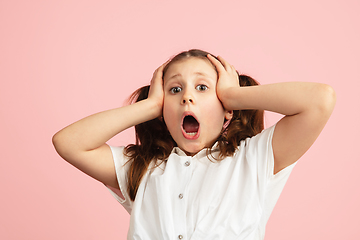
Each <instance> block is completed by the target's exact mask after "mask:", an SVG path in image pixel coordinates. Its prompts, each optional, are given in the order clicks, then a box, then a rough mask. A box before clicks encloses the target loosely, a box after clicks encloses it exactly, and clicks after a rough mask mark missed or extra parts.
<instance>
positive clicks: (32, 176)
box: [0, 0, 360, 240]
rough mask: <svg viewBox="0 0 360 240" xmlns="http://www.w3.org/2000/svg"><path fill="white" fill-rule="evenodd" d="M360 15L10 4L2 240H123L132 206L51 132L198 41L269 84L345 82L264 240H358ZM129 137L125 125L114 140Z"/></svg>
mask: <svg viewBox="0 0 360 240" xmlns="http://www.w3.org/2000/svg"><path fill="white" fill-rule="evenodd" d="M359 10H360V4H359V1H355V0H345V1H340V0H337V1H325V0H322V1H312V0H305V1H286V0H275V1H240V0H237V1H229V0H223V1H208V0H203V1H196V0H186V1H184V0H181V1H174V0H168V1H165V0H152V1H146V0H136V1H89V0H81V1H70V0H67V1H64V0H62V1H40V0H38V1H25V0H12V1H5V0H1V1H0V81H1V82H0V103H1V108H0V116H1V118H0V121H1V122H0V123H1V124H0V130H1V132H0V138H1V142H0V146H1V151H0V189H1V200H0V203H1V204H0V239H52V240H53V239H59V240H60V239H61V240H62V239H88V240H90V239H125V236H126V233H127V228H128V220H129V216H128V214H127V213H126V212H125V210H124V209H123V208H122V207H121V205H120V204H118V203H117V202H116V201H115V200H114V199H113V198H112V196H111V195H110V193H109V192H108V190H107V189H106V188H105V187H104V186H103V185H102V184H101V183H99V182H96V181H95V180H93V179H91V178H90V177H88V176H86V175H85V174H83V173H81V172H80V171H78V170H77V169H75V168H73V167H72V166H70V165H69V164H68V163H66V162H65V161H63V160H62V159H61V158H60V157H59V156H58V155H57V154H56V152H55V151H54V148H53V146H52V143H51V137H52V135H53V134H54V133H55V132H56V131H58V130H59V129H61V128H63V127H64V126H66V125H68V124H70V123H72V122H74V121H76V120H78V119H80V118H82V117H85V116H87V115H90V114H92V113H95V112H98V111H101V110H105V109H109V108H114V107H118V106H121V105H122V104H123V103H124V100H125V99H126V98H127V96H128V95H129V94H130V93H131V92H132V91H134V90H135V89H136V88H138V87H139V86H142V85H144V84H148V83H149V81H150V79H151V76H152V73H153V71H154V70H155V69H156V68H157V67H158V66H159V65H160V64H162V63H163V62H164V61H166V60H167V59H168V58H169V57H170V56H172V55H173V54H176V53H178V52H179V51H182V50H188V49H190V48H201V49H204V50H207V51H210V52H212V53H214V54H216V55H222V56H223V57H224V58H225V59H227V60H228V61H229V62H230V63H231V64H233V65H234V66H236V67H237V69H239V71H241V72H243V73H247V74H250V75H251V76H253V77H255V78H256V79H258V80H259V81H260V82H261V83H262V84H266V83H273V82H282V81H315V82H322V83H327V84H330V85H331V86H333V87H334V89H335V90H336V92H337V97H338V100H337V105H336V108H335V110H334V113H333V115H332V117H331V119H330V121H329V122H328V124H327V126H326V127H325V129H324V131H323V133H322V135H321V136H320V137H319V138H318V140H317V141H316V143H315V144H314V145H313V147H312V148H311V149H310V150H309V151H308V152H307V153H306V154H305V155H304V156H303V158H302V159H301V160H300V162H299V163H298V165H297V166H296V168H295V169H294V171H293V174H292V175H291V177H290V179H289V181H288V183H287V185H286V187H285V189H284V192H283V194H282V196H281V198H280V200H279V202H278V204H277V206H276V208H275V210H274V212H273V215H272V216H271V218H270V221H269V223H268V226H267V235H266V238H265V239H266V240H289V239H292V240H297V239H301V240H302V239H327V240H329V239H334V240H335V239H336V240H338V239H360V228H359V225H360V221H359V215H360V207H359V203H360V194H359V183H360V174H359V167H360V161H359V160H360V159H359V155H358V150H359V140H358V135H359V134H360V129H359V121H360V114H359V107H360V95H359V87H360V83H359V81H360V71H359V68H360V57H359V56H360V44H359V43H360V31H359V29H360V27H359V23H360V15H359ZM278 117H279V116H276V115H268V117H267V125H268V126H269V125H270V124H273V123H274V122H275V121H276V120H277V119H278ZM132 141H133V135H132V132H131V131H126V132H124V133H123V134H121V136H119V137H116V138H115V139H113V140H111V141H110V143H111V144H113V145H124V144H128V143H130V142H132Z"/></svg>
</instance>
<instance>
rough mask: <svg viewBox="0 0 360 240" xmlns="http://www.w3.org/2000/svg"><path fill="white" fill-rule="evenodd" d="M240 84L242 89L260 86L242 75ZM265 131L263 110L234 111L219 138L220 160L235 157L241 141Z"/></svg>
mask: <svg viewBox="0 0 360 240" xmlns="http://www.w3.org/2000/svg"><path fill="white" fill-rule="evenodd" d="M239 84H240V86H241V87H243V86H255V85H259V83H258V82H257V81H256V80H255V79H253V78H251V77H250V76H247V75H240V74H239ZM263 129H264V111H263V110H234V111H233V117H232V119H231V120H230V123H229V124H228V126H227V127H226V128H225V129H224V130H223V132H222V133H221V134H220V136H219V138H218V144H219V148H220V155H219V157H220V159H223V158H224V157H226V156H231V155H233V154H234V152H235V150H236V149H237V147H238V146H239V145H240V141H242V140H244V139H246V138H249V137H252V136H255V135H256V134H258V133H260V132H261V131H262V130H263Z"/></svg>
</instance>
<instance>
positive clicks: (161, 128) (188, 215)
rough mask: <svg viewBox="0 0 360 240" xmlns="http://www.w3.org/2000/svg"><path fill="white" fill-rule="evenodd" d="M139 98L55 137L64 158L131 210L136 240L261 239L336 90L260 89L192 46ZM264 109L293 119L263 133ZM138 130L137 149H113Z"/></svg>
mask: <svg viewBox="0 0 360 240" xmlns="http://www.w3.org/2000/svg"><path fill="white" fill-rule="evenodd" d="M132 99H133V100H134V101H136V102H135V103H133V104H131V105H128V106H124V107H120V108H117V109H113V110H108V111H105V112H101V113H97V114H94V115H92V116H89V117H86V118H84V119H82V120H80V121H78V122H75V123H73V124H71V125H70V126H68V127H66V128H64V129H62V130H61V131H59V132H58V133H56V134H55V135H54V137H53V143H54V146H55V148H56V150H57V151H58V153H59V154H60V155H61V156H62V157H63V158H64V159H65V160H67V161H68V162H69V163H71V164H72V165H74V166H75V167H77V168H78V169H80V170H81V171H83V172H85V173H86V174H88V175H90V176H91V177H93V178H95V179H97V180H99V181H100V182H102V183H104V184H105V185H106V186H107V187H108V188H109V189H110V191H111V192H112V194H113V195H114V196H115V197H116V198H117V200H118V201H119V202H120V203H121V204H122V205H123V206H124V207H125V209H126V210H127V211H128V212H129V213H130V214H131V218H130V229H129V232H128V239H142V240H145V239H152V240H154V239H194V240H197V239H226V240H229V239H246V240H250V239H251V240H260V239H263V238H264V233H265V225H266V222H267V220H268V218H269V216H270V214H271V211H272V209H273V208H274V206H275V203H276V201H277V199H278V197H279V195H280V193H281V191H282V188H283V186H284V184H285V182H286V181H287V178H288V176H289V174H290V172H291V170H292V168H293V166H294V165H295V162H296V161H297V160H298V159H299V158H300V157H301V156H302V155H303V154H304V153H305V152H306V151H307V150H308V149H309V148H310V146H311V145H312V144H313V142H314V141H315V139H316V138H317V137H318V135H319V134H320V132H321V130H322V129H323V127H324V126H325V124H326V122H327V120H328V119H329V117H330V114H331V112H332V110H333V108H334V104H335V93H334V91H333V89H332V88H331V87H329V86H327V85H325V84H319V83H299V82H290V83H278V84H269V85H262V86H260V85H258V84H257V83H256V81H255V80H253V79H252V78H251V77H249V76H245V75H239V74H238V72H237V71H236V70H235V68H234V67H233V66H232V65H230V64H229V63H228V62H227V61H225V60H224V59H223V58H222V57H220V56H219V57H217V58H216V57H214V56H213V55H211V54H209V53H207V52H204V51H201V50H190V51H187V52H183V53H180V54H179V55H177V56H175V57H174V58H173V59H171V60H170V61H168V62H166V63H164V64H163V65H162V66H160V67H159V68H158V69H157V70H156V71H155V73H154V75H153V78H152V80H151V84H150V86H145V87H143V88H141V89H139V90H138V91H136V92H135V93H134V94H133V95H132ZM264 110H268V111H273V112H277V113H281V114H283V115H285V116H284V117H283V118H282V119H281V120H280V121H279V122H278V123H277V124H275V125H274V126H272V127H270V128H268V129H266V130H263V111H264ZM132 126H135V130H136V144H130V145H128V146H126V147H110V146H108V145H107V144H106V142H107V141H108V140H109V139H110V138H112V137H113V136H115V135H116V134H118V133H120V132H121V131H123V130H125V129H127V128H129V127H132Z"/></svg>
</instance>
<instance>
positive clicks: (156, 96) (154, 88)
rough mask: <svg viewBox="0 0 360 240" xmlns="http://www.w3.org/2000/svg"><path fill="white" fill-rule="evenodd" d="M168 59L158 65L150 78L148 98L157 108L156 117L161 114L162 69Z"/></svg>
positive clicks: (162, 92)
mask: <svg viewBox="0 0 360 240" xmlns="http://www.w3.org/2000/svg"><path fill="white" fill-rule="evenodd" d="M169 61H170V60H168V61H167V62H165V63H164V64H163V65H161V66H160V67H158V68H157V69H156V70H155V72H154V74H153V77H152V79H151V83H150V89H149V96H148V99H149V100H151V101H154V103H155V106H156V108H157V111H156V112H157V117H159V116H161V115H162V109H163V103H164V83H163V70H164V67H165V66H166V64H168V63H169Z"/></svg>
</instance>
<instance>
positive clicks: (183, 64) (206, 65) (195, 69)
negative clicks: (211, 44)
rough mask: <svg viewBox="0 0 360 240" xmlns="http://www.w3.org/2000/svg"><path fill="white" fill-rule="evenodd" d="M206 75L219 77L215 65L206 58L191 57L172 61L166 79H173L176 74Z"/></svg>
mask: <svg viewBox="0 0 360 240" xmlns="http://www.w3.org/2000/svg"><path fill="white" fill-rule="evenodd" d="M189 74H190V75H204V76H208V77H211V78H215V79H217V72H216V70H215V66H214V65H212V63H211V62H210V61H209V60H208V59H205V58H198V57H189V58H186V59H183V60H179V61H176V62H174V63H171V65H170V66H169V68H168V69H167V71H166V73H165V75H164V80H165V81H166V80H168V79H171V78H173V77H176V76H185V75H189Z"/></svg>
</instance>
